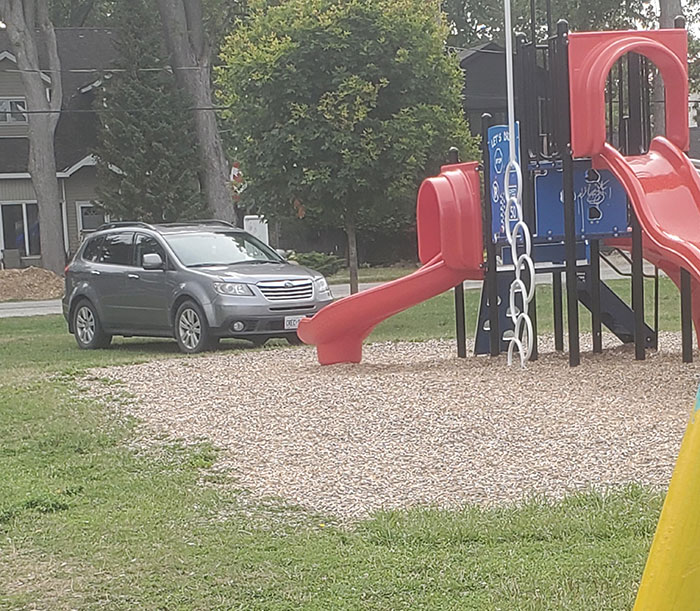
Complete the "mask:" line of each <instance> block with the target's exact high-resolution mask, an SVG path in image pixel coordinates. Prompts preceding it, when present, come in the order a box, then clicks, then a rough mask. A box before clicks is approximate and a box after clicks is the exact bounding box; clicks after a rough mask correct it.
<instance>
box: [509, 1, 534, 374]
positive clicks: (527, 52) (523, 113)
mask: <svg viewBox="0 0 700 611" xmlns="http://www.w3.org/2000/svg"><path fill="white" fill-rule="evenodd" d="M533 6H534V0H533ZM533 36H534V31H533ZM533 41H534V39H533ZM515 49H516V55H515V59H516V70H517V73H518V78H517V82H516V84H517V87H518V88H517V92H518V93H517V96H516V106H515V116H516V118H517V119H518V120H519V121H520V123H519V125H520V128H521V129H520V167H521V172H522V178H523V189H522V204H523V220H524V221H525V223H527V226H528V227H529V228H530V232H531V233H532V234H533V235H534V233H535V185H534V182H533V179H532V174H531V173H530V171H529V170H528V164H529V162H530V156H531V154H532V155H535V154H536V153H535V151H537V142H536V140H537V135H536V134H537V131H536V130H537V106H536V99H537V94H536V93H535V94H534V95H533V93H532V92H533V91H535V92H536V91H537V90H536V88H534V89H533V84H534V80H535V79H536V69H537V55H536V51H535V44H534V42H533V43H531V44H528V42H527V40H526V38H525V36H524V35H523V34H517V35H516V37H515ZM524 125H526V126H528V127H527V128H526V129H523V126H524ZM531 257H532V262H533V263H536V261H535V249H534V248H533V249H532V252H531ZM513 258H514V259H515V254H514V255H513ZM513 263H515V260H514V261H513ZM527 274H528V276H529V271H528V272H527ZM535 280H536V278H535V277H533V278H529V277H528V278H527V279H526V283H530V282H531V283H533V284H534V283H535ZM536 288H537V287H536V285H535V289H536ZM528 314H529V316H530V322H532V335H533V337H532V352H531V354H530V360H531V361H536V360H537V356H538V349H537V290H535V292H534V293H533V294H532V300H531V301H530V304H529V308H528Z"/></svg>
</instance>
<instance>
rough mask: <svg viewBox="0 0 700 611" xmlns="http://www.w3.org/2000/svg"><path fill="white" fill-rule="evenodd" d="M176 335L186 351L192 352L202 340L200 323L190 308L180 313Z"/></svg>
mask: <svg viewBox="0 0 700 611" xmlns="http://www.w3.org/2000/svg"><path fill="white" fill-rule="evenodd" d="M178 333H179V335H180V339H181V340H182V343H183V344H184V345H185V347H186V348H187V349H188V350H194V349H195V348H196V347H197V345H198V344H199V342H200V340H201V339H202V321H201V320H200V319H199V314H197V312H195V310H193V309H192V308H186V309H185V310H183V311H182V312H181V313H180V320H179V321H178Z"/></svg>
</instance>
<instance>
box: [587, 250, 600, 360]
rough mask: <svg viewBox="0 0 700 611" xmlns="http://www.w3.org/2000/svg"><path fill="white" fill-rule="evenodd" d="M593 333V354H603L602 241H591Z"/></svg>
mask: <svg viewBox="0 0 700 611" xmlns="http://www.w3.org/2000/svg"><path fill="white" fill-rule="evenodd" d="M588 278H589V281H590V283H591V302H592V303H591V332H592V335H593V352H603V332H602V324H601V319H600V241H599V240H591V270H590V274H589V276H588Z"/></svg>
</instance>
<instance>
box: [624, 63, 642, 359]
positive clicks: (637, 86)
mask: <svg viewBox="0 0 700 611" xmlns="http://www.w3.org/2000/svg"><path fill="white" fill-rule="evenodd" d="M627 85H628V89H627V91H628V95H627V100H628V107H629V119H628V121H627V130H626V131H627V134H626V135H627V142H626V147H625V153H626V154H627V155H639V154H640V153H641V152H642V145H643V142H642V141H643V139H644V135H643V132H644V127H643V125H642V123H643V117H642V97H643V94H642V80H641V64H640V57H639V55H638V54H637V53H629V54H628V55H627ZM628 206H629V202H628ZM630 222H631V225H632V309H633V310H634V358H635V359H636V360H638V361H643V360H644V358H645V350H644V349H645V346H646V337H645V329H644V327H645V325H644V267H643V264H644V259H643V253H642V228H641V226H640V224H639V219H638V218H637V215H636V214H635V213H634V210H633V209H632V207H631V206H630Z"/></svg>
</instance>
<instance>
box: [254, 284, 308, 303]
mask: <svg viewBox="0 0 700 611" xmlns="http://www.w3.org/2000/svg"><path fill="white" fill-rule="evenodd" d="M257 287H258V288H259V289H260V291H261V292H262V294H263V295H264V296H265V297H266V298H267V299H269V300H270V301H292V300H296V299H311V298H312V297H313V295H314V287H313V283H312V281H311V280H265V281H263V282H258V284H257Z"/></svg>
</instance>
